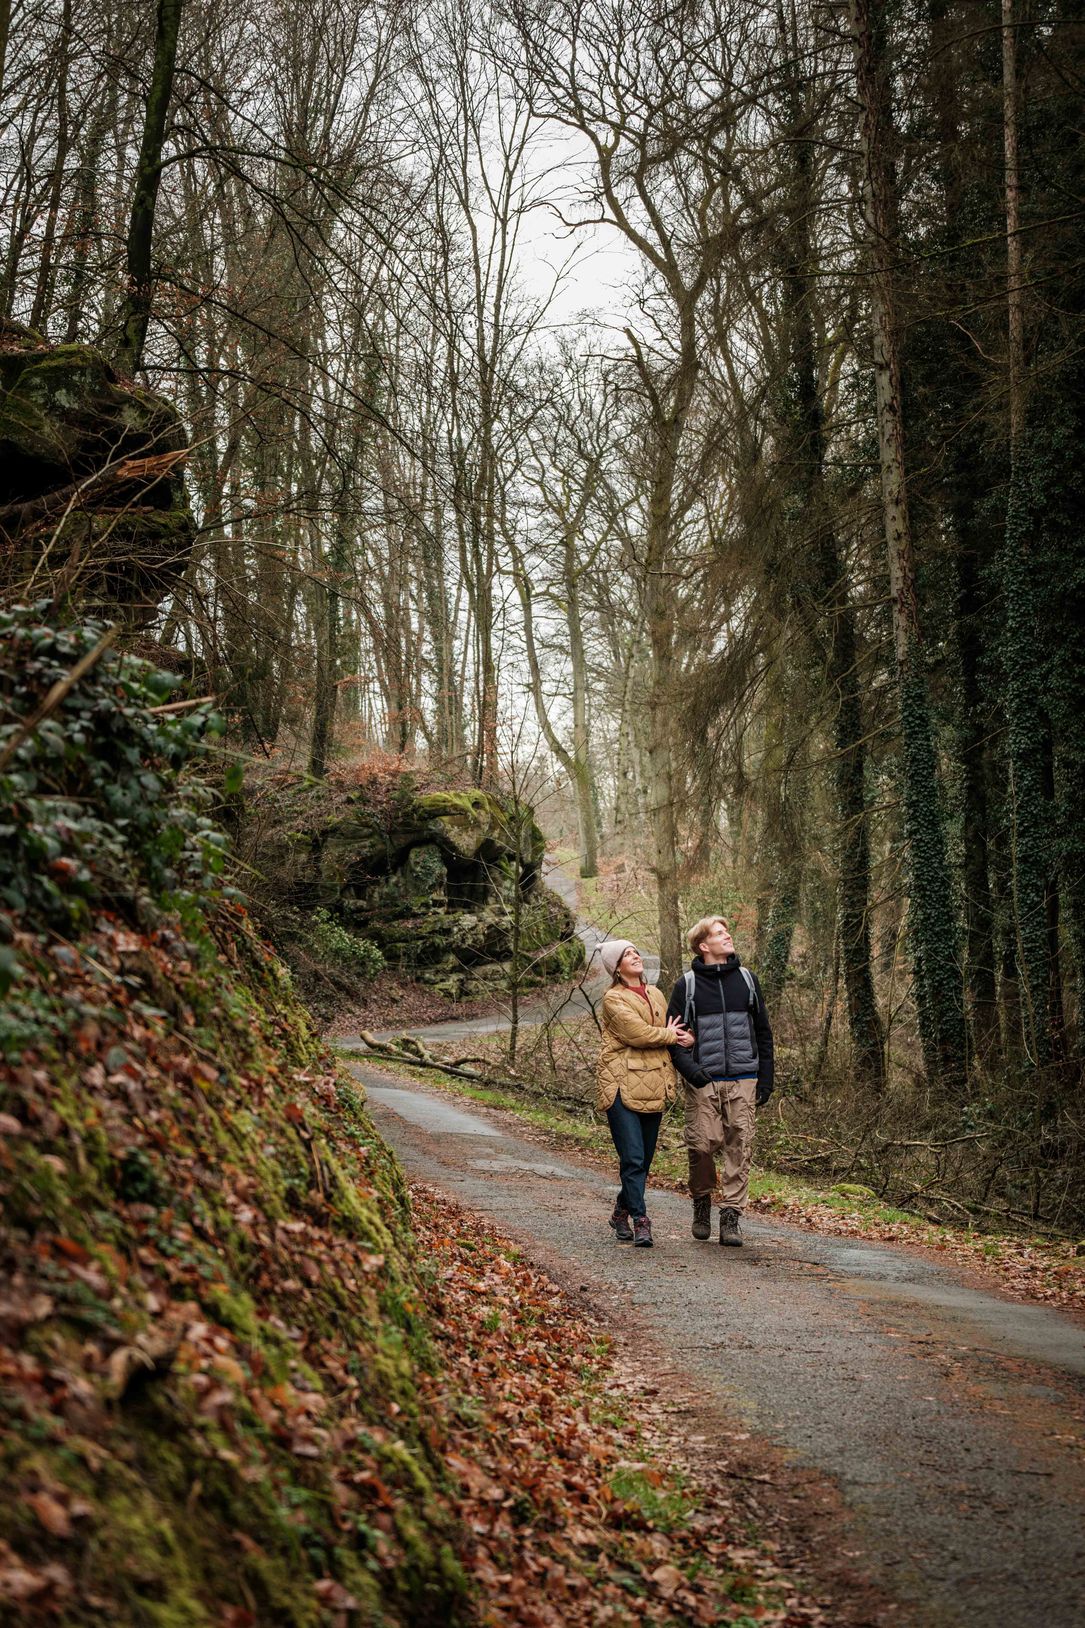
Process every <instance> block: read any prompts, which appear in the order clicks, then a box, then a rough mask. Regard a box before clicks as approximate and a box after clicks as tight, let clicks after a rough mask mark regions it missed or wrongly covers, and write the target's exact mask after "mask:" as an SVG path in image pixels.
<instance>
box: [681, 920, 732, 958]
mask: <svg viewBox="0 0 1085 1628" xmlns="http://www.w3.org/2000/svg"><path fill="white" fill-rule="evenodd" d="M718 921H719V922H722V923H723V925H724V926H725V927H727V917H726V916H702V917H701V919H700V921H699V922H696V923H695V924H694V926H692V927H691V928H690V930H689V932H688V933H687V934H686V943H687V944H688V945H689V948H690V954H691V955H700V953H701V945H702V944H703V943H704V941H705V939H706V938H707V937H708V935H709V933H710V932H711V931H712V929H713V927H715V925H716V923H717V922H718ZM728 932H730V928H729V927H728Z"/></svg>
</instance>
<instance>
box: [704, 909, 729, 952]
mask: <svg viewBox="0 0 1085 1628" xmlns="http://www.w3.org/2000/svg"><path fill="white" fill-rule="evenodd" d="M734 953H735V941H734V939H733V938H732V937H731V931H730V928H729V927H728V925H727V923H726V922H725V921H724V920H723V918H722V917H721V918H720V920H719V921H715V922H713V924H712V931H711V932H710V933H706V934H705V936H704V938H702V940H701V957H702V959H703V960H706V961H726V959H727V957H728V956H729V955H734Z"/></svg>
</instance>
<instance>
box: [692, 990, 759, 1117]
mask: <svg viewBox="0 0 1085 1628" xmlns="http://www.w3.org/2000/svg"><path fill="white" fill-rule="evenodd" d="M685 1015H686V980H685V979H684V978H679V980H678V982H677V983H676V984H675V986H674V988H673V990H672V991H671V998H670V1002H669V1003H668V1006H667V1021H668V1023H669V1022H670V1020H671V1018H677V1019H678V1020H679V1022H683V1021H684V1019H685ZM693 1032H694V1034H696V1032H697V1027H696V1023H695V1024H694V1029H693ZM770 1044H771V1041H770ZM671 1062H672V1063H673V1064H674V1066H675V1068H676V1069H677V1070H678V1072H679V1074H681V1076H682V1078H683V1079H684V1080H685V1082H686V1084H687V1085H692V1086H695V1087H696V1088H697V1090H698V1091H700V1090H701V1089H702V1087H704V1086H706V1085H707V1084H708V1083H709V1078H710V1076H709V1075H707V1074H706V1073H705V1071H704V1069H703V1068H702V1067H701V1065H700V1063H698V1061H697V1047H696V1046H672V1047H671Z"/></svg>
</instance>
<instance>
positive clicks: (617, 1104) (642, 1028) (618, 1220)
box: [595, 938, 693, 1249]
mask: <svg viewBox="0 0 1085 1628" xmlns="http://www.w3.org/2000/svg"><path fill="white" fill-rule="evenodd" d="M599 959H600V960H601V961H602V963H603V966H604V967H605V968H606V970H607V972H608V973H609V974H610V977H611V986H610V988H609V989H608V990H607V992H606V994H605V995H604V996H603V1047H602V1051H601V1052H600V1054H599V1073H598V1093H597V1096H596V1102H595V1105H596V1107H597V1108H598V1109H599V1110H600V1112H601V1113H605V1114H606V1116H607V1123H608V1124H609V1126H610V1134H611V1136H612V1137H613V1138H614V1146H615V1148H616V1149H617V1151H618V1161H619V1164H620V1167H621V1174H622V1190H621V1192H620V1193H619V1194H618V1198H617V1201H616V1203H615V1205H614V1213H613V1215H612V1216H611V1218H610V1224H611V1226H612V1227H613V1228H614V1230H615V1232H616V1233H617V1235H618V1239H619V1241H620V1242H621V1243H630V1242H632V1243H634V1244H636V1245H639V1246H640V1248H642V1249H650V1248H651V1247H652V1223H651V1222H650V1221H649V1219H648V1216H647V1214H646V1213H645V1208H644V1188H645V1184H646V1183H647V1180H648V1171H649V1169H650V1168H651V1164H652V1155H653V1154H654V1153H655V1150H656V1138H657V1136H658V1135H659V1122H660V1120H661V1119H662V1118H663V1106H664V1103H665V1102H666V1101H667V1099H668V1097H670V1096H671V1095H672V1094H673V1092H674V1083H675V1077H674V1067H673V1065H672V1063H671V1059H670V1052H669V1051H668V1047H670V1046H692V1044H693V1036H692V1034H690V1032H689V1030H688V1029H686V1028H685V1027H684V1026H683V1025H682V1024H681V1023H680V1022H679V1021H678V1019H677V1018H672V1019H671V1021H670V1022H669V1023H668V1022H667V1017H666V1013H667V1002H666V999H665V997H664V996H663V995H662V994H660V992H659V990H658V989H656V988H655V986H654V985H652V986H650V987H649V986H647V985H646V984H645V982H644V962H643V960H642V959H641V954H640V951H639V950H638V949H637V948H636V947H635V945H633V944H631V943H630V942H629V940H628V939H627V938H615V939H611V940H609V941H608V942H607V943H606V944H604V945H603V946H602V948H601V949H600V951H599Z"/></svg>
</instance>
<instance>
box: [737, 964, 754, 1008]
mask: <svg viewBox="0 0 1085 1628" xmlns="http://www.w3.org/2000/svg"><path fill="white" fill-rule="evenodd" d="M738 970H739V972H741V974H742V976H743V977H744V978H745V980H746V988H747V989H748V990H749V992H750V1011H751V1012H756V1011H757V985H756V984H755V983H754V981H753V973H752V972H751V971H750V969H749V967H739V969H738Z"/></svg>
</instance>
